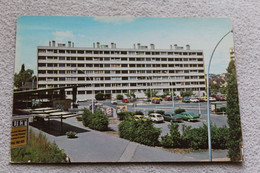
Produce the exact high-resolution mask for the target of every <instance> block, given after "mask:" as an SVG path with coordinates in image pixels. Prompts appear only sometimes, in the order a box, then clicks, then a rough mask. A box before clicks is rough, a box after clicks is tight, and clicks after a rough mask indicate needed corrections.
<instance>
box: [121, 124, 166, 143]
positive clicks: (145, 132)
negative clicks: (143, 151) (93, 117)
mask: <svg viewBox="0 0 260 173" xmlns="http://www.w3.org/2000/svg"><path fill="white" fill-rule="evenodd" d="M118 129H119V137H120V138H124V139H128V140H130V141H133V142H137V143H140V144H144V145H148V146H157V145H159V144H160V142H159V136H160V134H161V130H160V129H159V128H155V127H154V126H153V123H152V122H151V121H131V120H124V121H122V122H121V123H120V124H119V125H118Z"/></svg>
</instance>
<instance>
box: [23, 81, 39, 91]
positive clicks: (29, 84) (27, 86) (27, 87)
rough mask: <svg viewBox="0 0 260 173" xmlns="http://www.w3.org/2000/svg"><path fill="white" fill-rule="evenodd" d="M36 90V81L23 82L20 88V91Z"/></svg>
mask: <svg viewBox="0 0 260 173" xmlns="http://www.w3.org/2000/svg"><path fill="white" fill-rule="evenodd" d="M36 88H37V81H34V82H33V83H32V82H25V84H24V85H23V86H22V87H21V88H20V90H22V91H24V90H32V89H36Z"/></svg>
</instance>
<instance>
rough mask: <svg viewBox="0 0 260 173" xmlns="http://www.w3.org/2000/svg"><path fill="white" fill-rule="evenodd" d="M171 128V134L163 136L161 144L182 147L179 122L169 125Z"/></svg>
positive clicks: (167, 146)
mask: <svg viewBox="0 0 260 173" xmlns="http://www.w3.org/2000/svg"><path fill="white" fill-rule="evenodd" d="M168 128H169V129H170V136H169V135H168V134H167V135H165V136H162V140H161V145H162V146H163V147H165V148H179V147H181V134H180V131H179V125H178V123H173V122H171V124H169V125H168Z"/></svg>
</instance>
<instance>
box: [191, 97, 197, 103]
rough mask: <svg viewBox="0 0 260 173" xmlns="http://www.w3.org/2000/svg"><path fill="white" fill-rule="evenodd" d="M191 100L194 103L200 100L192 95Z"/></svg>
mask: <svg viewBox="0 0 260 173" xmlns="http://www.w3.org/2000/svg"><path fill="white" fill-rule="evenodd" d="M190 102H192V103H197V102H199V100H198V98H196V97H191V98H190Z"/></svg>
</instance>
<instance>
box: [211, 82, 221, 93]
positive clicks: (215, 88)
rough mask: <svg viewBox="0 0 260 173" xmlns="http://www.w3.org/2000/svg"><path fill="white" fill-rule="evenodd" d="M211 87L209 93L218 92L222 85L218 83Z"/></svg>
mask: <svg viewBox="0 0 260 173" xmlns="http://www.w3.org/2000/svg"><path fill="white" fill-rule="evenodd" d="M209 87H210V88H209V90H210V92H209V93H211V94H217V93H218V91H219V89H220V85H219V84H217V83H216V84H211V85H210V86H209Z"/></svg>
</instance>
